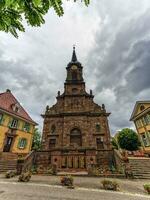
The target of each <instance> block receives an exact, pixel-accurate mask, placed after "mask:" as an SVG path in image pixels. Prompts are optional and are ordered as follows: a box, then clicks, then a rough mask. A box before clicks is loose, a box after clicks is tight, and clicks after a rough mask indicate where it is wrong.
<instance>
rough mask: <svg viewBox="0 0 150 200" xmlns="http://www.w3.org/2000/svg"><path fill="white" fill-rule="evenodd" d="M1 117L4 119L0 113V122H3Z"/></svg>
mask: <svg viewBox="0 0 150 200" xmlns="http://www.w3.org/2000/svg"><path fill="white" fill-rule="evenodd" d="M3 119H4V116H3V115H0V124H3Z"/></svg>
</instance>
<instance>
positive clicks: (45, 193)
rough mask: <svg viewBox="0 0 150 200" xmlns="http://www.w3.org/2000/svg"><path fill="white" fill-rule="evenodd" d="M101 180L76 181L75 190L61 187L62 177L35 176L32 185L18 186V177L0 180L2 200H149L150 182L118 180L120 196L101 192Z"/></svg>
mask: <svg viewBox="0 0 150 200" xmlns="http://www.w3.org/2000/svg"><path fill="white" fill-rule="evenodd" d="M102 179H103V178H98V177H74V184H75V189H74V190H71V189H67V188H64V187H62V186H61V185H60V176H39V175H34V176H32V178H31V181H30V182H29V183H19V182H18V181H17V177H15V178H12V179H5V178H4V175H1V176H0V200H7V199H11V200H62V199H63V200H71V199H72V200H84V199H86V200H98V199H100V200H111V199H115V200H120V199H122V200H146V199H150V196H149V195H147V194H146V193H145V191H144V189H143V184H144V183H149V182H150V180H135V179H134V180H126V179H115V180H116V181H117V182H118V183H119V185H120V191H119V192H110V191H105V190H102V189H101V184H100V182H101V180H102Z"/></svg>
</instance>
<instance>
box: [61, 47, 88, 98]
mask: <svg viewBox="0 0 150 200" xmlns="http://www.w3.org/2000/svg"><path fill="white" fill-rule="evenodd" d="M66 70H67V78H66V81H65V84H64V87H65V90H64V94H65V95H83V94H85V93H86V92H85V82H84V79H83V67H82V64H81V63H80V62H79V61H78V60H77V56H76V51H75V46H74V47H73V53H72V59H71V61H70V62H69V63H68V65H67V67H66Z"/></svg>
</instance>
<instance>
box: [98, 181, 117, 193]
mask: <svg viewBox="0 0 150 200" xmlns="http://www.w3.org/2000/svg"><path fill="white" fill-rule="evenodd" d="M101 183H102V185H103V188H104V189H105V190H114V191H117V190H118V188H119V185H118V183H117V182H116V181H111V180H107V179H104V180H102V181H101Z"/></svg>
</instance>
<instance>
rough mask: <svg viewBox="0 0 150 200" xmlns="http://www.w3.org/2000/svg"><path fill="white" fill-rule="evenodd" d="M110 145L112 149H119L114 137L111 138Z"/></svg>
mask: <svg viewBox="0 0 150 200" xmlns="http://www.w3.org/2000/svg"><path fill="white" fill-rule="evenodd" d="M111 144H112V147H113V149H119V144H118V141H117V139H116V138H115V137H113V138H112V140H111Z"/></svg>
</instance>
